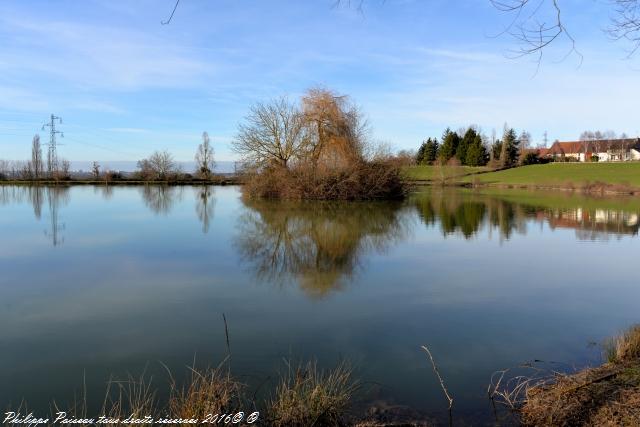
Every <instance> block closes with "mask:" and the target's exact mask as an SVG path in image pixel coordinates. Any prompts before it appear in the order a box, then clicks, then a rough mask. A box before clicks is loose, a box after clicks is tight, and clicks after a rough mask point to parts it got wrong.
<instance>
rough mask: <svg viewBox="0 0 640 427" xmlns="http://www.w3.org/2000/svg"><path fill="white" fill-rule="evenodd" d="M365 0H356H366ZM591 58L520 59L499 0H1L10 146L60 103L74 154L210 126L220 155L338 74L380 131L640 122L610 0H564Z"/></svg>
mask: <svg viewBox="0 0 640 427" xmlns="http://www.w3.org/2000/svg"><path fill="white" fill-rule="evenodd" d="M352 3H353V2H352ZM562 3H563V5H564V12H565V14H566V15H567V25H568V27H569V28H570V29H571V30H572V32H573V35H574V36H575V38H576V39H577V42H578V49H579V50H580V51H581V53H582V54H583V56H584V60H583V62H582V63H581V65H580V61H579V59H578V58H577V56H575V55H574V56H570V57H568V58H567V59H565V60H564V61H560V59H561V58H562V57H563V56H564V53H566V51H567V49H568V48H569V45H568V43H567V42H566V40H560V41H559V43H558V44H557V45H556V46H554V47H553V48H552V49H549V50H548V51H546V53H545V57H544V59H543V62H542V64H541V67H540V70H539V71H538V72H537V74H536V67H537V65H536V62H535V61H534V58H530V57H529V58H521V59H515V60H514V59H511V58H509V50H510V49H514V48H516V47H517V46H516V44H515V42H514V40H512V39H511V38H509V37H498V38H494V37H491V36H492V35H495V34H497V33H499V32H500V30H501V29H502V28H504V26H505V25H507V24H508V22H509V19H508V17H505V16H503V15H501V14H500V13H498V12H496V11H495V9H492V8H491V6H490V5H489V1H488V0H431V1H427V0H413V1H412V0H386V1H385V2H383V1H381V0H368V1H367V2H366V3H365V5H364V10H363V11H362V12H360V11H358V10H356V8H353V7H352V8H347V7H342V8H335V7H332V5H333V4H334V0H304V1H300V0H290V1H285V0H215V1H213V0H211V1H209V0H182V1H181V2H180V6H179V8H178V10H177V11H176V14H175V16H174V18H173V21H172V23H171V24H170V25H160V21H161V20H163V19H166V18H167V16H168V15H169V13H170V12H171V9H172V8H173V5H174V2H173V0H137V1H125V0H109V1H106V0H86V1H80V0H75V1H71V0H68V1H66V0H57V1H17V0H13V1H12V0H3V1H2V2H1V3H0V158H4V159H13V160H18V159H26V158H27V157H29V155H30V141H31V138H32V136H33V135H34V134H35V133H40V134H41V135H42V137H43V138H44V139H46V135H45V133H44V132H42V131H41V130H40V127H41V125H42V123H43V122H44V121H45V120H46V119H47V117H48V116H49V115H50V114H51V113H55V114H57V115H60V116H62V117H63V121H64V123H63V125H62V127H61V128H62V130H63V131H64V133H65V139H64V140H63V141H61V142H63V143H64V144H65V145H64V146H62V147H60V155H61V156H62V157H65V158H68V159H70V160H76V161H78V160H101V161H104V160H138V159H140V158H142V157H145V156H147V155H148V154H150V153H151V152H152V151H153V150H155V149H167V150H169V151H171V152H172V153H173V154H174V155H175V157H176V158H177V159H178V160H182V161H188V160H192V159H193V154H194V152H195V149H196V147H197V145H198V143H199V142H200V135H201V133H202V132H203V131H205V130H206V131H208V132H209V134H210V136H211V139H212V141H213V143H214V146H215V149H216V152H217V157H218V160H233V159H235V156H234V154H233V153H232V152H231V151H230V148H229V142H230V140H231V139H232V138H233V135H234V133H235V129H236V127H237V124H238V122H240V121H241V120H242V118H243V116H244V115H245V114H246V111H247V109H248V107H249V106H250V105H251V104H252V103H254V102H256V101H264V100H268V99H269V98H272V97H275V96H279V95H288V96H289V97H290V98H296V97H298V96H299V95H300V94H301V93H303V92H304V91H305V89H307V88H308V87H310V86H315V85H323V86H327V87H329V88H332V89H334V90H336V91H338V92H341V93H345V94H349V95H350V96H352V98H353V99H354V100H355V101H356V102H357V103H358V104H359V105H361V106H362V108H363V110H364V111H365V112H366V114H367V116H368V118H369V120H370V122H371V125H372V128H373V137H374V138H375V139H376V140H379V141H384V142H386V143H389V144H390V145H391V146H392V147H394V148H395V149H402V148H416V147H417V146H418V145H419V143H420V141H422V140H423V139H425V138H427V137H429V136H439V135H440V134H441V133H442V131H443V129H444V128H445V127H447V126H451V127H452V128H454V129H456V128H458V127H461V126H466V125H469V124H477V125H479V126H481V127H482V129H483V130H484V131H485V132H486V133H487V134H490V133H491V129H492V128H496V129H498V130H500V129H501V128H502V126H503V124H504V123H505V122H508V123H509V124H510V125H512V126H513V127H515V128H516V129H518V130H521V129H526V130H528V131H529V132H531V134H532V135H533V138H534V141H535V142H541V140H542V135H543V132H544V131H545V130H546V131H548V134H549V139H550V141H553V140H554V139H572V138H576V137H577V136H578V135H579V134H580V132H581V131H582V130H585V129H602V130H606V129H614V130H616V131H618V132H623V131H624V132H627V133H628V134H630V135H637V133H638V131H640V123H639V122H638V119H637V117H638V114H637V112H636V111H637V108H638V107H637V100H638V99H640V85H638V82H639V81H640V63H639V61H638V60H637V59H633V60H627V59H625V56H626V50H625V48H627V47H628V46H626V45H625V44H624V43H619V42H618V43H614V42H612V41H610V40H608V39H607V36H606V35H605V34H604V33H603V29H604V28H605V27H606V25H607V11H608V9H607V7H606V2H604V1H587V0H566V1H563V2H562Z"/></svg>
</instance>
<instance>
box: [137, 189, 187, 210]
mask: <svg viewBox="0 0 640 427" xmlns="http://www.w3.org/2000/svg"><path fill="white" fill-rule="evenodd" d="M141 188H142V199H143V200H144V204H145V205H147V207H148V208H149V209H151V210H152V211H153V213H155V214H158V215H160V214H162V215H168V214H169V212H170V211H171V209H172V208H173V205H174V204H175V203H176V202H177V201H179V200H180V199H181V198H182V188H181V187H180V188H177V187H171V186H167V185H145V186H144V187H141Z"/></svg>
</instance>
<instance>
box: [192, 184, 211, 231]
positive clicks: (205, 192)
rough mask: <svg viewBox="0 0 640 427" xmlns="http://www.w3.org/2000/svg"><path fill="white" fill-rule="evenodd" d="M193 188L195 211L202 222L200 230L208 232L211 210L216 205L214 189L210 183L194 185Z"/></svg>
mask: <svg viewBox="0 0 640 427" xmlns="http://www.w3.org/2000/svg"><path fill="white" fill-rule="evenodd" d="M194 190H195V196H196V213H197V214H198V219H199V220H200V222H201V223H202V232H203V233H204V234H207V233H208V232H209V223H210V222H211V220H212V219H213V210H214V208H215V206H216V198H215V190H214V187H213V186H211V185H203V186H202V187H196V188H194Z"/></svg>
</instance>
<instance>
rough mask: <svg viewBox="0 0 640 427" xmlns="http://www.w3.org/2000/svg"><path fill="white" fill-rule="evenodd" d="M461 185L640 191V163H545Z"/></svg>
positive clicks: (469, 178)
mask: <svg viewBox="0 0 640 427" xmlns="http://www.w3.org/2000/svg"><path fill="white" fill-rule="evenodd" d="M460 181H462V182H478V183H484V184H496V185H501V184H503V185H504V184H506V185H553V186H564V185H566V186H569V185H574V186H580V185H584V184H587V183H592V184H593V183H596V182H597V183H605V184H614V185H615V184H622V185H629V186H633V187H640V162H633V163H631V162H629V163H549V164H547V165H531V166H523V167H519V168H513V169H507V170H504V171H498V172H489V173H484V174H478V175H469V176H465V177H463V178H462V179H461V180H460Z"/></svg>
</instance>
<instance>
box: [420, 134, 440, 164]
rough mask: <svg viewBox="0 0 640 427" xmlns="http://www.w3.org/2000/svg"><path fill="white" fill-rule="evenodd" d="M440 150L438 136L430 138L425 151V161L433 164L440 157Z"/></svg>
mask: <svg viewBox="0 0 640 427" xmlns="http://www.w3.org/2000/svg"><path fill="white" fill-rule="evenodd" d="M439 150H440V144H438V138H433V139H431V138H429V140H428V141H427V145H426V146H425V151H424V162H425V163H428V164H433V162H435V161H436V159H437V158H438V152H439Z"/></svg>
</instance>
